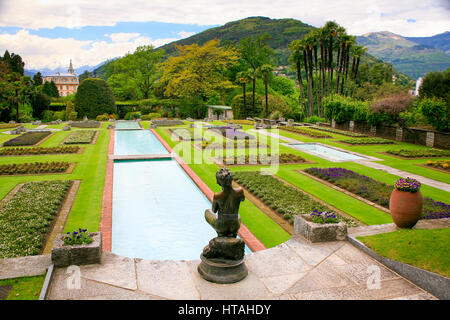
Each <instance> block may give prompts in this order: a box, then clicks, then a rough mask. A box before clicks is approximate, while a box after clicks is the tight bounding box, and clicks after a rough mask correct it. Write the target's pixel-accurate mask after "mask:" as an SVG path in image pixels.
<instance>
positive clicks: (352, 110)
mask: <svg viewBox="0 0 450 320" xmlns="http://www.w3.org/2000/svg"><path fill="white" fill-rule="evenodd" d="M324 110H325V116H326V117H327V118H328V119H334V120H335V121H336V122H337V123H342V122H345V121H350V120H355V121H359V122H364V121H366V117H367V113H368V105H367V103H366V102H362V101H358V100H354V99H352V98H349V97H343V96H340V95H333V96H330V97H328V98H326V99H324Z"/></svg>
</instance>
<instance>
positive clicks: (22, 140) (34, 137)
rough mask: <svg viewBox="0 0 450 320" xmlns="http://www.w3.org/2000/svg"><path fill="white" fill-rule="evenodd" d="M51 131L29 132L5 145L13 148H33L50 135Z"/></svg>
mask: <svg viewBox="0 0 450 320" xmlns="http://www.w3.org/2000/svg"><path fill="white" fill-rule="evenodd" d="M50 133H51V132H50V131H29V132H25V133H24V134H22V135H20V136H18V137H15V138H13V139H11V140H8V141H6V142H5V143H3V145H4V146H5V147H13V146H32V145H34V144H36V143H38V142H39V141H41V140H42V139H44V138H45V137H47V136H48V135H50Z"/></svg>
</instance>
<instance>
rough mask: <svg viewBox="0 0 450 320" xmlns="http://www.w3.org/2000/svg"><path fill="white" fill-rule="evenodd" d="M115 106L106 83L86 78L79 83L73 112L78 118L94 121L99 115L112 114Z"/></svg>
mask: <svg viewBox="0 0 450 320" xmlns="http://www.w3.org/2000/svg"><path fill="white" fill-rule="evenodd" d="M115 109H116V104H115V102H114V96H113V93H112V91H111V88H110V87H109V86H108V84H107V83H106V81H104V80H102V79H98V78H88V79H85V80H83V81H82V82H81V84H80V86H79V87H78V90H77V93H76V95H75V110H76V111H77V112H78V115H79V116H80V117H84V116H87V117H88V118H90V119H95V118H96V117H97V115H99V114H104V113H107V114H110V113H114V111H115Z"/></svg>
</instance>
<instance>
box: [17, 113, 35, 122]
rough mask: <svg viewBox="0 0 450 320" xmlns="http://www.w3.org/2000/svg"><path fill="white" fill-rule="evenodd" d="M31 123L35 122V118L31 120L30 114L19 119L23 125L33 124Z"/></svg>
mask: <svg viewBox="0 0 450 320" xmlns="http://www.w3.org/2000/svg"><path fill="white" fill-rule="evenodd" d="M31 121H33V118H31V117H30V116H29V115H28V114H23V115H20V117H19V122H21V123H25V122H31Z"/></svg>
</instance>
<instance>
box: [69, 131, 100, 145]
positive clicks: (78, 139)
mask: <svg viewBox="0 0 450 320" xmlns="http://www.w3.org/2000/svg"><path fill="white" fill-rule="evenodd" d="M95 133H97V131H95V130H89V131H81V130H77V131H74V132H73V133H72V134H71V135H70V136H69V137H68V138H67V140H66V141H65V142H64V144H87V143H91V141H92V139H93V138H94V135H95Z"/></svg>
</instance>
